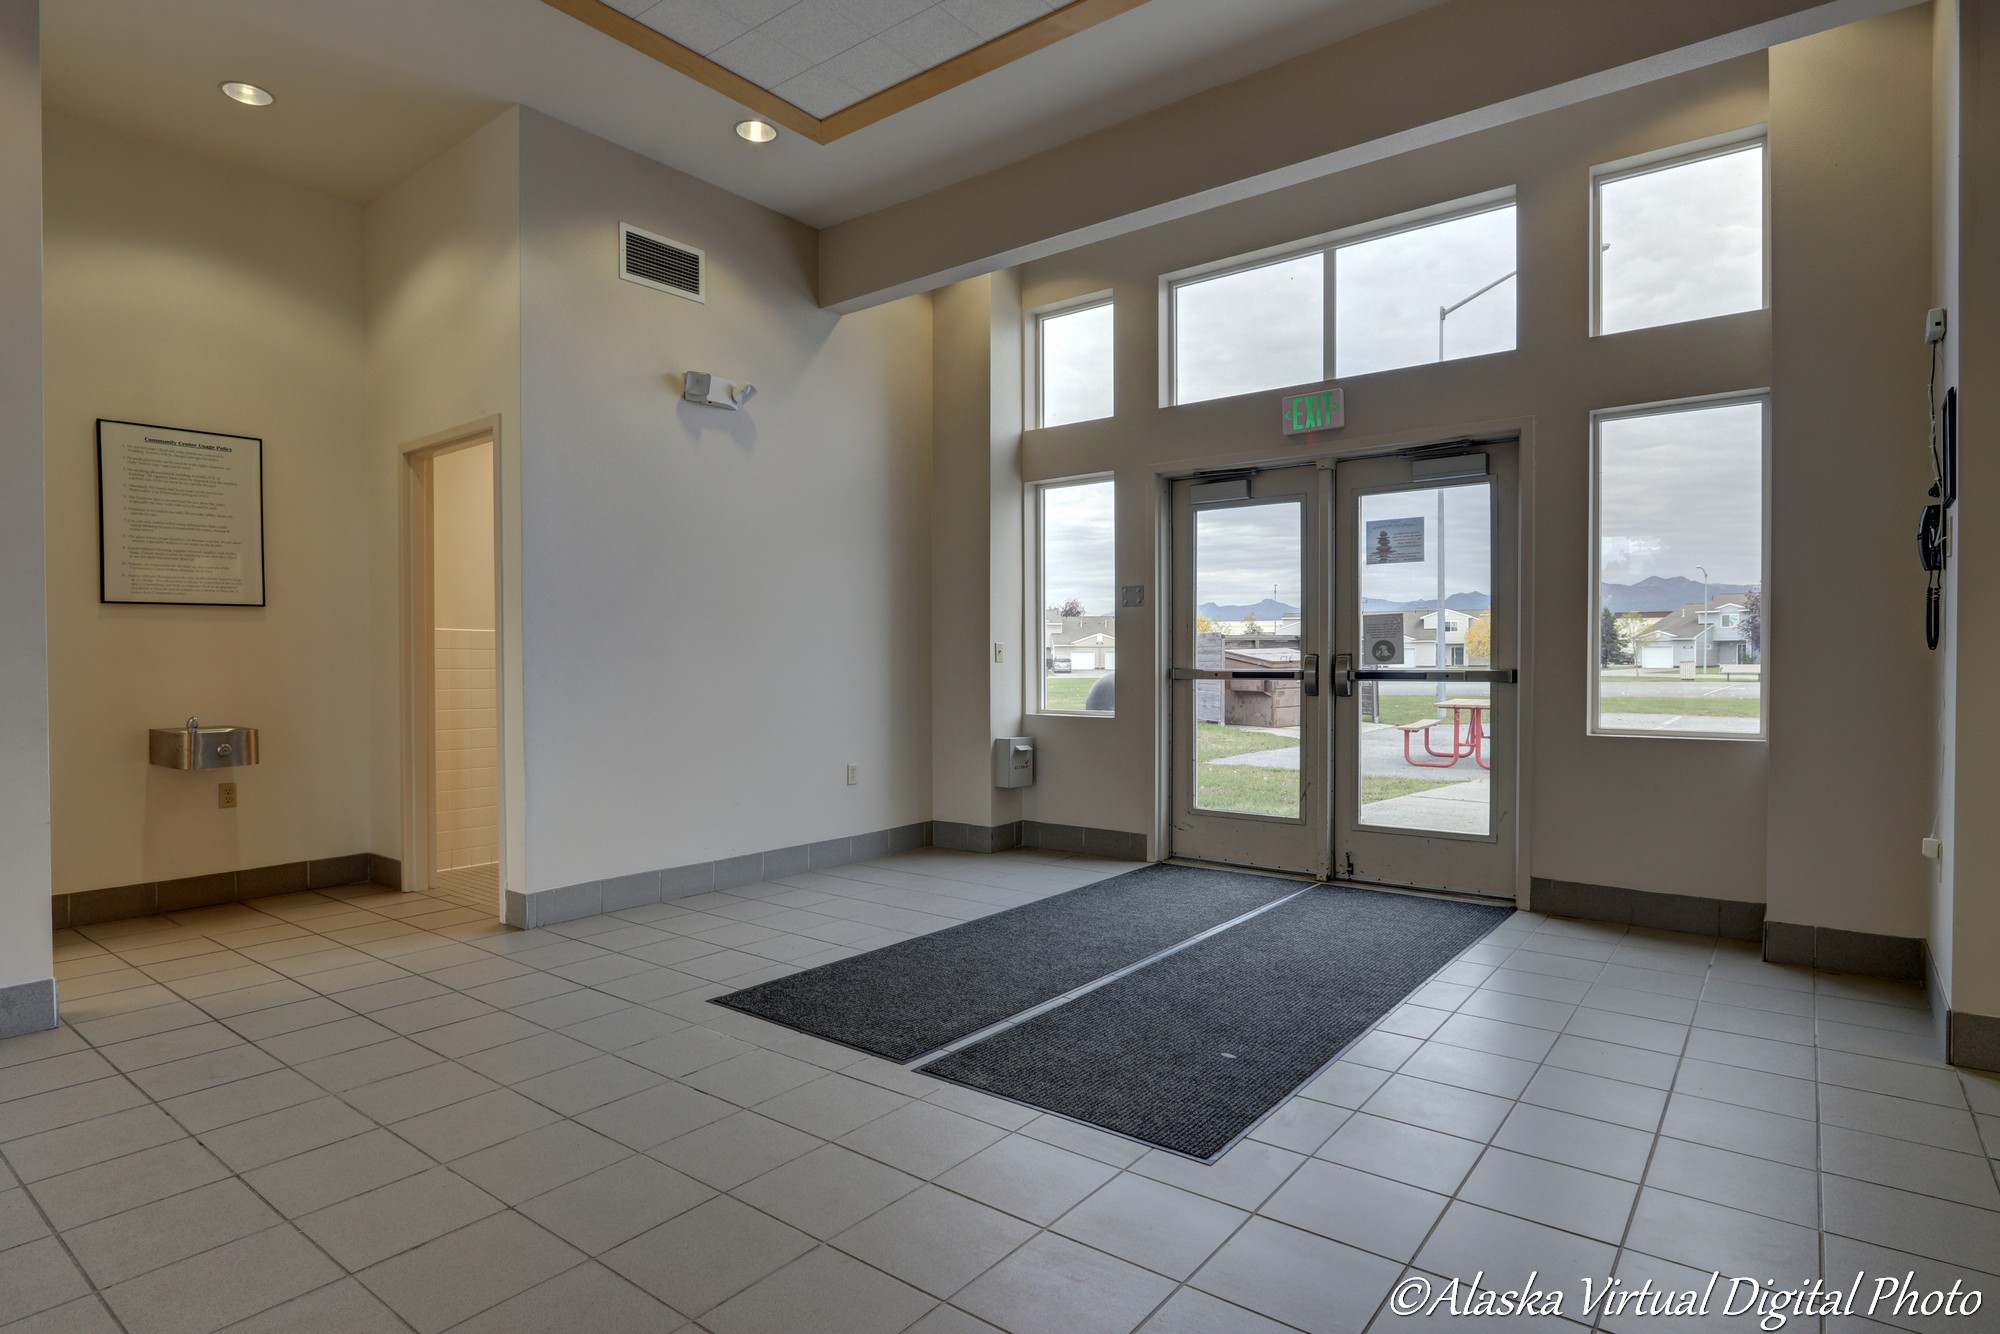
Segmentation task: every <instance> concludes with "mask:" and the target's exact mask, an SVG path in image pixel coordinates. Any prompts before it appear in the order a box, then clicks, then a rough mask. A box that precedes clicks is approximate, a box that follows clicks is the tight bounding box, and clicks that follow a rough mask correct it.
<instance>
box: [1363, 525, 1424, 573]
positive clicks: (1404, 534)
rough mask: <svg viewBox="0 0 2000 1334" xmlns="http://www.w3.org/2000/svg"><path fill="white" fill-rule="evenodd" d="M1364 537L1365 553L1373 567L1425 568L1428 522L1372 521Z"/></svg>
mask: <svg viewBox="0 0 2000 1334" xmlns="http://www.w3.org/2000/svg"><path fill="white" fill-rule="evenodd" d="M1367 529H1368V531H1367V532H1366V533H1365V534H1364V546H1363V548H1362V549H1363V550H1364V551H1366V552H1367V553H1368V563H1369V564H1370V565H1421V564H1423V560H1424V521H1423V520H1422V519H1421V518H1414V519H1370V520H1368V523H1367Z"/></svg>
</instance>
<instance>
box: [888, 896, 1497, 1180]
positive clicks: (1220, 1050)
mask: <svg viewBox="0 0 2000 1334" xmlns="http://www.w3.org/2000/svg"><path fill="white" fill-rule="evenodd" d="M1512 912H1513V909H1511V908H1502V907H1487V906H1485V905H1483V904H1473V903H1461V902H1456V901H1451V900H1446V899H1427V898H1419V897H1417V896H1415V895H1410V894H1387V893H1382V892H1379V891H1375V890H1366V889H1346V888H1337V887H1335V886H1332V885H1321V886H1318V887H1316V888H1314V889H1312V890H1310V891H1308V892H1306V893H1304V894H1301V895H1300V896H1299V897H1297V898H1295V899H1293V900H1292V901H1291V902H1290V903H1285V904H1281V905H1279V906H1278V907H1275V908H1272V909H1271V910H1270V911H1269V912H1265V913H1261V914H1259V915H1258V916H1256V917H1253V918H1251V919H1250V920H1249V921H1247V922H1244V923H1242V924H1241V925H1238V926H1234V927H1231V928H1230V929H1229V930H1227V931H1223V932H1220V933H1218V934H1216V935H1213V936H1210V937H1209V938H1208V939H1206V940H1203V941H1199V942H1197V943H1195V944H1193V945H1190V946H1188V947H1187V948H1186V949H1184V950H1181V951H1180V952H1179V953H1177V954H1171V955H1168V956H1167V957H1166V958H1164V959H1161V960H1159V961H1158V962H1157V963H1153V964H1149V965H1147V966H1146V967H1144V968H1141V969H1139V970H1138V971H1137V972H1134V973H1131V974H1129V975H1128V976H1126V977H1122V978H1120V979H1118V980H1117V981H1115V982H1111V983H1108V984H1107V985H1105V986H1103V987H1100V988H1098V989H1097V990H1096V991H1092V992H1089V993H1087V994H1085V995H1082V996H1079V997H1077V998H1076V999H1075V1000H1073V1001H1071V1002H1069V1003H1068V1004H1067V1005H1062V1006H1058V1007H1057V1008H1055V1009H1053V1010H1049V1011H1047V1012H1046V1013H1043V1014H1039V1015H1036V1016H1035V1017H1034V1018H1032V1019H1028V1020H1026V1021H1024V1022H1022V1023H1020V1024H1017V1025H1016V1026H1014V1027H1012V1028H1009V1029H1005V1030H1003V1031H1001V1032H999V1033H996V1034H994V1035H993V1036H992V1037H990V1038H987V1039H986V1040H985V1041H983V1042H977V1043H974V1044H973V1045H972V1046H969V1047H967V1048H965V1049H964V1050H962V1051H957V1052H953V1053H951V1054H950V1055H948V1056H943V1057H940V1058H939V1059H937V1060H935V1061H932V1062H930V1063H929V1064H928V1065H925V1066H923V1067H921V1069H922V1070H923V1072H924V1073H925V1074H928V1075H936V1076H938V1077H939V1078H942V1079H949V1080H952V1081H953V1082H955V1083H959V1084H965V1085H968V1086H970V1087H972V1088H976V1089H984V1090H985V1091H987V1092H989V1093H996V1094H999V1095H1000V1096H1001V1097H1005V1098H1012V1099H1014V1100H1015V1101H1017V1102H1024V1103H1027V1104H1029V1105H1030V1106H1033V1107H1040V1108H1044V1109H1046V1110H1048V1111H1051V1112H1056V1113H1059V1114H1061V1115H1063V1116H1068V1117H1073V1118H1074V1119H1076V1120H1078V1121H1088V1122H1090V1123H1091V1124H1092V1125H1098V1126H1103V1127H1104V1128H1105V1129H1106V1130H1115V1131H1117V1132H1118V1133H1119V1134H1121V1135H1129V1136H1131V1137H1132V1138H1133V1139H1137V1140H1143V1141H1145V1142H1146V1143H1148V1144H1155V1145H1158V1146H1159V1147H1160V1148H1163V1149H1171V1150H1172V1151H1174V1152H1175V1153H1183V1154H1186V1155H1188V1156H1189V1157H1191V1158H1209V1157H1212V1156H1213V1155H1215V1154H1217V1153H1220V1152H1221V1151H1222V1150H1223V1149H1225V1148H1227V1147H1228V1146H1229V1144H1230V1142H1231V1141H1232V1140H1234V1139H1235V1138H1236V1136H1237V1135H1239V1134H1241V1133H1242V1132H1243V1131H1245V1130H1247V1129H1249V1128H1250V1127H1251V1126H1253V1125H1255V1124H1256V1123H1257V1120H1258V1118H1259V1117H1261V1116H1263V1115H1264V1113H1266V1112H1268V1111H1269V1110H1270V1109H1271V1108H1273V1107H1275V1106H1277V1105H1278V1103H1280V1102H1281V1101H1283V1100H1284V1099H1285V1098H1286V1097H1287V1096H1288V1095H1289V1094H1291V1093H1292V1092H1293V1091H1294V1090H1295V1089H1297V1088H1298V1087H1299V1086H1300V1085H1302V1084H1304V1083H1305V1082H1306V1081H1307V1080H1309V1079H1310V1078H1312V1076H1313V1075H1314V1073H1315V1072H1317V1071H1318V1070H1319V1069H1320V1067H1321V1066H1323V1065H1325V1064H1326V1063H1327V1062H1328V1061H1330V1060H1332V1059H1333V1058H1334V1057H1335V1056H1336V1055H1338V1054H1339V1053H1340V1051H1341V1049H1342V1048H1344V1047H1345V1046H1346V1045H1347V1044H1348V1043H1350V1042H1352V1041H1353V1040H1354V1039H1355V1038H1356V1037H1358V1036H1360V1035H1361V1034H1362V1033H1363V1032H1364V1031H1365V1030H1366V1029H1367V1028H1368V1026H1369V1025H1371V1024H1373V1023H1374V1022H1375V1021H1376V1020H1377V1019H1379V1018H1381V1017H1382V1016H1383V1015H1384V1014H1386V1013H1388V1012H1389V1010H1390V1009H1391V1008H1393V1007H1394V1006H1395V1005H1396V1003H1397V1002H1398V1001H1400V1000H1402V999H1403V998H1404V997H1405V996H1407V995H1409V994H1410V992H1412V991H1414V990H1415V989H1416V988H1417V987H1418V986H1419V985H1420V984H1421V983H1422V982H1423V981H1424V979H1425V978H1427V977H1429V976H1430V975H1431V974H1432V973H1434V972H1436V971H1437V970H1438V969H1439V968H1442V967H1443V966H1444V965H1445V964H1446V963H1448V962H1450V961H1451V959H1452V957H1453V956H1454V955H1456V954H1457V953H1458V952H1459V951H1460V950H1462V949H1464V948H1465V947H1466V946H1467V945H1470V944H1472V943H1473V942H1474V941H1476V940H1478V939H1479V938H1480V937H1481V936H1483V935H1485V934H1486V933H1487V932H1488V931H1491V930H1492V929H1493V928H1494V927H1495V926H1498V925H1499V924H1500V923H1501V922H1502V921H1504V920H1505V919H1506V918H1507V917H1508V916H1509V915H1511V914H1512Z"/></svg>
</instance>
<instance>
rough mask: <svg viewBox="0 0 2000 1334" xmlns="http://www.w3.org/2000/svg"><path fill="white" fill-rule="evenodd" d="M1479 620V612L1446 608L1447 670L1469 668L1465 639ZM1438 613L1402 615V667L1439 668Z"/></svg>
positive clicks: (1423, 612) (1444, 664)
mask: <svg viewBox="0 0 2000 1334" xmlns="http://www.w3.org/2000/svg"><path fill="white" fill-rule="evenodd" d="M1478 619H1479V613H1478V612H1470V611H1459V610H1457V609H1456V608H1452V607H1447V608H1445V612H1444V662H1443V664H1442V665H1443V666H1446V667H1463V666H1465V665H1466V652H1465V636H1466V632H1467V631H1468V630H1470V629H1471V628H1472V623H1473V622H1474V621H1476V620H1478ZM1437 634H1438V614H1437V612H1436V611H1435V610H1432V611H1427V612H1426V611H1406V612H1404V613H1403V665H1404V666H1405V667H1436V666H1439V665H1440V664H1439V662H1438V653H1437Z"/></svg>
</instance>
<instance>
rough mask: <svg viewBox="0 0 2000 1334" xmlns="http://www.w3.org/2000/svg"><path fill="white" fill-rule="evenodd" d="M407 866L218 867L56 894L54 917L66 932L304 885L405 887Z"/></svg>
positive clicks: (331, 860)
mask: <svg viewBox="0 0 2000 1334" xmlns="http://www.w3.org/2000/svg"><path fill="white" fill-rule="evenodd" d="M402 869H403V868H402V863H400V862H398V861H397V860H396V859H395V858H394V857H384V856H381V855H379V854H377V853H372V852H356V853H350V854H349V855H347V856H345V857H324V858H320V859H318V860H316V861H304V862H284V863H282V864H280V865H277V866H253V867H250V868H249V869H247V870H242V871H218V872H216V873H215V874H213V875H194V876H186V877H183V878H181V879H179V880H155V881H150V882H148V883H145V884H139V885H114V886H112V887H111V888H109V889H84V890H78V891H76V892H75V893H72V894H57V895H55V896H54V897H53V899H52V900H51V903H50V918H51V923H52V925H53V926H54V927H55V929H57V930H59V931H60V930H62V929H63V928H64V927H72V926H95V925H96V924H98V923H99V922H116V921H121V920H123V919H125V918H127V917H151V916H154V915H155V914H157V913H169V912H186V911H188V910H189V909H191V908H213V907H216V906H217V905H219V904H224V903H242V902H244V901H245V900H247V899H263V898H270V897H272V896H273V895H277V894H296V893H298V892H299V891H300V890H304V889H331V888H334V887H335V886H338V885H352V884H357V883H360V882H362V881H369V880H372V881H374V882H375V883H376V884H378V885H388V886H389V887H390V888H392V889H400V888H401V887H402ZM385 874H388V875H393V876H394V879H393V880H385V879H383V876H384V875H385Z"/></svg>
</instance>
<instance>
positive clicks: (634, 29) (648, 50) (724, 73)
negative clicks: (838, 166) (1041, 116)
mask: <svg viewBox="0 0 2000 1334" xmlns="http://www.w3.org/2000/svg"><path fill="white" fill-rule="evenodd" d="M542 3H543V4H545V5H548V6H549V7H550V8H552V9H557V10H560V11H562V12H563V13H565V14H567V15H569V16H570V17H571V18H573V19H576V20H578V21H579V22H582V23H587V24H589V25H590V26H591V27H593V28H595V29H597V30H598V31H599V32H601V33H603V34H604V35H605V36H607V37H611V38H615V39H616V40H618V41H620V42H623V43H624V44H625V45H627V46H629V47H631V48H632V49H633V50H634V51H637V52H639V53H640V54H642V55H647V56H651V57H652V58H653V59H654V60H657V61H659V62H660V63H661V64H662V65H665V66H667V67H668V68H669V69H673V70H678V71H679V72H680V73H682V74H685V75H687V76H688V77H689V78H691V79H695V80H697V81H698V82H701V83H704V84H706V85H707V86H708V87H710V88H712V89H714V90H715V91H716V92H718V93H721V94H722V95H723V96H724V97H727V98H728V99H730V100H731V101H732V102H740V103H741V104H742V105H744V106H745V107H748V108H749V109H750V110H751V111H753V112H755V113H757V114H758V115H760V116H762V117H763V118H764V119H766V120H768V121H770V122H771V123H772V124H774V125H781V126H783V127H784V128H786V129H788V130H790V131H792V132H793V133H794V134H799V135H803V136H805V137H806V138H808V139H810V140H812V141H813V142H814V143H818V144H830V143H832V142H833V141H834V140H836V139H840V138H844V137H845V136H847V135H850V134H853V133H854V132H855V131H856V130H863V129H866V128H867V127H868V126H870V125H873V124H875V123H876V122H877V121H881V120H885V119H887V118H888V117H890V116H893V115H895V114H896V113H897V112H899V111H907V110H909V109H910V108H911V107H913V106H916V105H917V104H918V103H920V102H926V101H929V100H930V99H931V98H933V97H936V96H938V95H939V94H940V93H945V92H949V91H950V90H952V89H953V88H956V87H958V86H959V85H960V84H962V83H967V82H970V81H971V80H973V79H976V78H978V77H979V76H980V75H982V74H990V73H991V72H993V71H994V70H996V69H999V68H1000V67H1002V66H1003V65H1009V64H1012V63H1013V62H1014V61H1016V60H1019V59H1021V58H1022V57H1023V56H1028V55H1033V54H1034V53H1035V52H1037V51H1040V50H1042V49H1044V48H1045V47H1050V46H1053V45H1055V44H1056V43H1057V42H1060V41H1061V40H1063V38H1065V37H1074V36H1075V35H1076V34H1077V33H1080V32H1082V31H1084V30H1085V29H1087V28H1094V27H1096V26H1097V25H1098V24H1100V23H1103V22H1104V21H1105V20H1106V19H1112V18H1116V17H1117V16H1118V15H1120V14H1123V13H1125V12H1126V11H1128V10H1132V9H1137V8H1138V7H1139V6H1140V5H1143V4H1145V3H1146V0H1071V3H1070V4H1067V5H1064V6H1063V7H1062V8H1061V9H1057V10H1053V11H1051V12H1050V13H1047V14H1044V15H1043V16H1042V17H1041V18H1038V19H1034V20H1032V21H1030V22H1028V23H1024V24H1022V25H1021V26H1020V27H1018V28H1016V29H1014V30H1013V31H1012V32H1008V33H1002V34H1001V35H1000V36H998V37H995V38H994V39H993V40H992V41H990V42H985V43H982V44H981V45H979V46H975V47H973V48H972V49H971V50H970V51H966V52H963V53H961V54H959V55H956V56H953V57H952V58H951V59H950V60H947V61H945V62H944V63H943V64H942V65H936V66H933V67H932V68H930V69H927V70H924V71H922V72H920V73H917V74H913V75H911V76H910V77H909V78H907V79H905V80H903V81H902V82H901V83H899V84H896V85H894V86H893V87H889V88H884V89H883V90H882V91H881V92H879V93H874V94H871V95H870V96H868V97H864V98H862V99H861V100H860V101H859V102H856V103H854V104H853V105H852V106H849V107H845V108H843V109H841V110H839V111H836V112H834V113H833V114H832V115H831V116H827V117H824V118H822V117H819V116H814V115H811V114H810V113H808V112H805V111H802V110H800V109H799V108H798V107H795V106H793V105H792V104H791V103H790V102H787V101H786V100H785V99H784V98H782V97H779V96H778V95H777V94H776V93H773V92H770V91H769V90H767V89H764V88H761V87H759V86H758V85H756V84H754V83H752V82H750V81H749V80H748V79H746V78H744V77H743V76H742V75H740V74H738V73H736V72H735V71H734V70H731V69H727V68H725V67H723V66H722V65H718V64H717V63H716V62H715V61H713V60H710V59H709V58H708V57H707V56H704V55H702V54H701V53H700V52H699V51H695V50H693V49H692V48H690V47H685V46H682V45H681V44H680V43H679V42H676V41H675V40H673V39H672V38H671V37H668V36H666V35H665V34H664V33H660V32H655V31H654V30H653V29H651V28H649V27H647V26H646V25H645V24H643V23H641V22H639V20H637V19H635V18H632V17H630V16H629V15H626V14H622V13H620V12H619V11H618V10H616V9H613V8H612V7H611V6H610V5H608V4H606V3H605V0H542Z"/></svg>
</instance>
